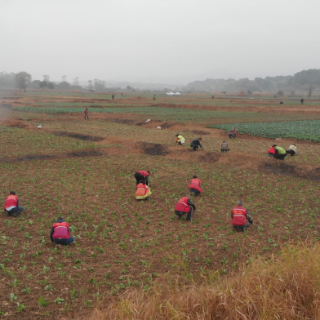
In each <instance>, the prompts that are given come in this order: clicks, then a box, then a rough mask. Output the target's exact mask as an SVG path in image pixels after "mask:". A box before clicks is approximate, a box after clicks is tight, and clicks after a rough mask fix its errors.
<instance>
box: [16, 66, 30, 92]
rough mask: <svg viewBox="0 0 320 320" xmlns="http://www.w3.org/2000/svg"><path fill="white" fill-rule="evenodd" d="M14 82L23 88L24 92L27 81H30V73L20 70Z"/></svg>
mask: <svg viewBox="0 0 320 320" xmlns="http://www.w3.org/2000/svg"><path fill="white" fill-rule="evenodd" d="M15 78H16V82H17V84H18V88H20V89H22V90H24V92H26V88H27V85H28V83H30V82H31V79H32V77H31V75H30V74H29V73H27V72H25V71H21V72H19V73H17V74H16V77H15Z"/></svg>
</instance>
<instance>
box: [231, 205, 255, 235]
mask: <svg viewBox="0 0 320 320" xmlns="http://www.w3.org/2000/svg"><path fill="white" fill-rule="evenodd" d="M231 218H232V225H233V229H234V230H235V231H240V232H243V231H246V229H247V228H248V227H249V226H250V224H252V223H253V220H252V218H251V217H250V215H249V213H248V210H247V209H245V208H244V207H243V202H242V201H241V200H238V202H237V206H236V207H235V208H234V209H233V210H232V213H231Z"/></svg>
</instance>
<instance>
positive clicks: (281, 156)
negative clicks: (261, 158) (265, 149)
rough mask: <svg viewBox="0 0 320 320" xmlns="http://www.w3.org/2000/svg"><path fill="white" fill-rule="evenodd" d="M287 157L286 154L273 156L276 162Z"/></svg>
mask: <svg viewBox="0 0 320 320" xmlns="http://www.w3.org/2000/svg"><path fill="white" fill-rule="evenodd" d="M286 156H287V154H286V153H285V154H279V153H278V154H275V155H274V157H275V158H276V159H278V160H284V158H285V157H286Z"/></svg>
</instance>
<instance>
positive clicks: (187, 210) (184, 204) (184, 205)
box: [174, 196, 196, 221]
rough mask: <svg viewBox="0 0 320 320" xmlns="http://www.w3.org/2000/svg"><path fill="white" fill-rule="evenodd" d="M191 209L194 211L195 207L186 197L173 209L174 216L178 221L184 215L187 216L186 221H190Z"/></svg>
mask: <svg viewBox="0 0 320 320" xmlns="http://www.w3.org/2000/svg"><path fill="white" fill-rule="evenodd" d="M192 209H193V210H196V206H195V205H194V203H193V202H192V201H191V200H190V198H189V197H188V196H185V197H183V198H181V199H180V200H179V201H178V203H177V204H176V205H175V207H174V211H175V214H176V215H177V216H178V217H179V219H181V217H182V216H183V215H184V214H188V215H187V220H188V221H190V220H192V213H193V210H192Z"/></svg>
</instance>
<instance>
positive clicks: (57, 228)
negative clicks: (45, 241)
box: [50, 217, 74, 246]
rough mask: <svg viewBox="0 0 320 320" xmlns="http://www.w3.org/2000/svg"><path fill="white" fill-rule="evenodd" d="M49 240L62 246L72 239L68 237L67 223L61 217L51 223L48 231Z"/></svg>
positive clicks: (72, 239)
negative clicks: (49, 231)
mask: <svg viewBox="0 0 320 320" xmlns="http://www.w3.org/2000/svg"><path fill="white" fill-rule="evenodd" d="M50 238H51V241H52V242H54V243H55V244H62V245H64V246H66V245H68V244H70V243H72V242H73V241H74V238H73V237H70V231H69V224H68V223H67V222H65V221H64V220H63V219H62V218H61V217H59V218H58V219H57V221H56V222H55V223H54V224H53V226H52V228H51V233H50Z"/></svg>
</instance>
